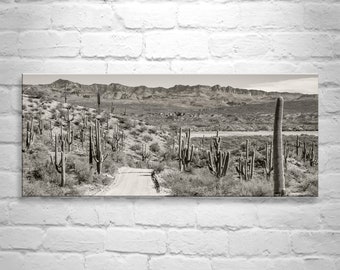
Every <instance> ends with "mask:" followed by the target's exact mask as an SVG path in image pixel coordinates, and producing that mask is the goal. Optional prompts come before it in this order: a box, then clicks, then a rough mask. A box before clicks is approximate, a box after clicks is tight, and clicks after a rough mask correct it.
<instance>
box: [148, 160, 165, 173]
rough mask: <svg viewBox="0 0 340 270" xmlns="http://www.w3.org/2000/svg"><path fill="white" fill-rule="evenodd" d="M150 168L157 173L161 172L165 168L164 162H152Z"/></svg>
mask: <svg viewBox="0 0 340 270" xmlns="http://www.w3.org/2000/svg"><path fill="white" fill-rule="evenodd" d="M150 169H153V170H154V171H155V172H156V173H161V172H162V171H164V169H165V164H164V163H163V162H153V163H151V164H150Z"/></svg>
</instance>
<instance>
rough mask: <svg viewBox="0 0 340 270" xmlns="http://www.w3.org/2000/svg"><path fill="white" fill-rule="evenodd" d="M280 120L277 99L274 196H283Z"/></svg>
mask: <svg viewBox="0 0 340 270" xmlns="http://www.w3.org/2000/svg"><path fill="white" fill-rule="evenodd" d="M282 118H283V98H282V97H279V98H278V99H277V101H276V109H275V119H274V133H273V178H274V196H283V195H284V194H285V178H284V168H283V151H282V148H283V146H282Z"/></svg>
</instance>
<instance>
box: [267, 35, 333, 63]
mask: <svg viewBox="0 0 340 270" xmlns="http://www.w3.org/2000/svg"><path fill="white" fill-rule="evenodd" d="M272 39H273V45H272V46H273V48H274V55H275V57H278V58H287V57H289V58H292V59H309V58H310V57H320V58H330V57H332V56H333V51H332V39H331V37H330V36H329V35H328V34H314V33H312V34H310V33H308V34H307V33H300V32H293V33H292V32H286V33H277V34H274V35H273V36H272Z"/></svg>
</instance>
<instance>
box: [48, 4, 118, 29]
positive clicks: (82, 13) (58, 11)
mask: <svg viewBox="0 0 340 270" xmlns="http://www.w3.org/2000/svg"><path fill="white" fill-rule="evenodd" d="M113 17H114V12H113V10H112V9H111V7H110V5H103V4H102V5H91V4H86V3H84V4H72V3H71V4H66V3H60V4H55V5H52V7H51V18H52V27H53V28H55V29H84V28H85V29H110V28H111V27H112V24H113V19H112V18H113Z"/></svg>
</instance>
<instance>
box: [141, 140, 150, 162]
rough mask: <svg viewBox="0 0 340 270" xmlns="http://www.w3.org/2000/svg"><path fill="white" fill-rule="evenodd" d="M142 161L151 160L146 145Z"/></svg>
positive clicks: (142, 152) (143, 148)
mask: <svg viewBox="0 0 340 270" xmlns="http://www.w3.org/2000/svg"><path fill="white" fill-rule="evenodd" d="M141 155H142V161H147V160H148V159H149V158H150V152H149V151H148V150H147V147H146V144H142V150H141Z"/></svg>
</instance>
